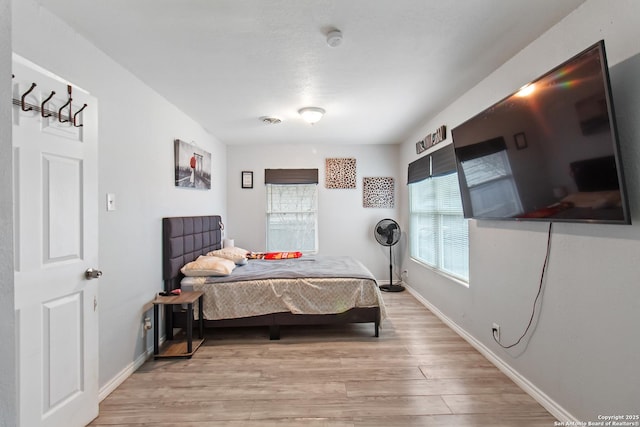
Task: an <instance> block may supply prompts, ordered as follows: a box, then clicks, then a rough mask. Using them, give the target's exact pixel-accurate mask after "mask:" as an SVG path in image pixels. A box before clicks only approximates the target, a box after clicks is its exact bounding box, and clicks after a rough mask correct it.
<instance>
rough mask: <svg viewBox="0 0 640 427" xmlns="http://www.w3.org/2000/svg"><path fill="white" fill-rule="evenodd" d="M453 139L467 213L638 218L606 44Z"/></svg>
mask: <svg viewBox="0 0 640 427" xmlns="http://www.w3.org/2000/svg"><path fill="white" fill-rule="evenodd" d="M451 135H452V138H453V146H454V149H455V154H456V162H457V167H458V180H459V182H460V192H461V196H462V205H463V209H464V216H465V217H466V218H475V219H510V220H533V221H552V222H555V221H565V222H587V223H593V222H596V223H616V224H630V223H631V220H630V214H629V205H628V200H627V195H626V191H625V184H624V176H623V171H622V163H621V158H620V150H619V146H618V137H617V132H616V123H615V115H614V109H613V103H612V99H611V88H610V83H609V72H608V67H607V60H606V55H605V47H604V42H603V41H600V42H598V43H596V44H594V45H593V46H591V47H589V48H588V49H586V50H584V51H583V52H581V53H579V54H578V55H576V56H574V57H573V58H571V59H569V60H568V61H566V62H565V63H563V64H561V65H559V66H558V67H556V68H554V69H553V70H551V71H549V72H548V73H546V74H544V75H543V76H541V77H540V78H538V79H536V80H534V81H532V82H531V83H529V84H527V85H525V86H524V87H523V88H522V89H520V90H519V91H518V92H516V93H513V94H512V95H510V96H508V97H506V98H504V99H503V100H501V101H499V102H497V103H496V104H494V105H492V106H491V107H489V108H487V109H486V110H484V111H482V112H481V113H479V114H478V115H476V116H474V117H472V118H471V119H469V120H467V121H466V122H464V123H462V124H460V125H459V126H457V127H455V128H453V129H452V131H451Z"/></svg>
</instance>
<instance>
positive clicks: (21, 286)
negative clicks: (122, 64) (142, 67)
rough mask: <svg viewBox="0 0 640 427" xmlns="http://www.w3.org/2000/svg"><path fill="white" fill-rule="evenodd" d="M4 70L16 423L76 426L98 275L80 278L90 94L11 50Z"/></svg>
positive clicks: (90, 365)
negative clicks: (8, 79)
mask: <svg viewBox="0 0 640 427" xmlns="http://www.w3.org/2000/svg"><path fill="white" fill-rule="evenodd" d="M13 74H14V78H13V99H14V102H13V103H14V106H13V153H14V170H15V176H14V183H15V188H14V206H15V210H16V212H15V218H16V220H15V242H16V243H15V262H16V265H15V308H16V316H17V319H16V320H17V322H16V325H17V328H18V331H17V335H18V371H19V372H18V378H19V397H18V400H19V420H20V426H22V427H39V426H52V427H53V426H55V427H58V426H60V427H62V426H64V427H74V426H84V425H86V424H88V423H89V422H90V421H91V420H92V419H94V418H95V417H96V416H97V415H98V313H97V303H98V301H97V288H98V280H95V279H89V278H87V277H86V275H85V271H86V270H87V269H90V268H93V269H96V270H97V269H98V267H99V266H98V210H97V209H98V197H97V190H98V182H97V181H98V180H97V176H98V175H97V124H98V123H97V117H98V115H97V109H98V105H97V100H96V99H95V98H93V97H91V96H90V95H89V94H87V93H86V92H83V91H82V90H80V89H78V88H75V87H73V86H71V89H70V86H69V85H68V84H67V83H66V82H63V81H61V79H59V78H56V77H55V76H53V75H51V74H49V73H47V72H46V71H45V70H42V69H39V68H38V67H36V66H34V65H33V64H30V63H28V62H27V61H25V60H23V59H21V58H19V57H17V56H15V57H14V60H13ZM34 83H35V86H34V85H33V84H34ZM30 90H31V91H30ZM29 91H30V92H29ZM53 92H55V93H53ZM69 92H71V94H69ZM69 98H71V100H72V101H71V103H70V104H67V102H68V100H69ZM84 104H87V107H86V108H84V109H83V110H82V111H81V112H79V113H78V110H80V109H81V108H82V106H83V105H84ZM76 113H77V114H76Z"/></svg>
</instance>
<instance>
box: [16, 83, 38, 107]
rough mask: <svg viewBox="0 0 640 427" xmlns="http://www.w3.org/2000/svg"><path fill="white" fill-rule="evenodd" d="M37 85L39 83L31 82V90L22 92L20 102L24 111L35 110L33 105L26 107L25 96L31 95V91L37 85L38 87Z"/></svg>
mask: <svg viewBox="0 0 640 427" xmlns="http://www.w3.org/2000/svg"><path fill="white" fill-rule="evenodd" d="M36 86H38V85H37V84H35V83H31V87H30V88H29V90H28V91H26V92H25V93H23V94H22V98H21V99H20V104H21V108H22V111H30V110H33V107H25V106H26V105H27V104H26V103H25V102H24V98H25V97H26V96H27V95H29V94H30V93H31V91H32V90H33V89H35V87H36Z"/></svg>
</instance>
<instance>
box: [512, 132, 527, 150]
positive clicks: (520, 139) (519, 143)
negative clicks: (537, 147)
mask: <svg viewBox="0 0 640 427" xmlns="http://www.w3.org/2000/svg"><path fill="white" fill-rule="evenodd" d="M513 140H514V141H515V142H516V148H517V149H518V150H524V149H525V148H527V147H528V144H527V137H526V136H525V135H524V132H519V133H516V134H515V135H513Z"/></svg>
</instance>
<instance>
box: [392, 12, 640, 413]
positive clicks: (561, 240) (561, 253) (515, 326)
mask: <svg viewBox="0 0 640 427" xmlns="http://www.w3.org/2000/svg"><path fill="white" fill-rule="evenodd" d="M638 16H640V2H637V1H634V0H620V1H616V2H610V1H606V0H590V1H587V2H586V3H585V4H583V5H582V6H581V7H580V8H578V9H577V10H576V11H574V12H573V13H572V14H571V15H569V16H568V17H566V18H565V19H564V20H563V21H561V22H560V23H559V24H557V25H556V26H555V27H553V28H552V29H551V30H549V31H548V32H547V33H545V34H544V35H542V36H541V37H539V38H538V39H537V40H536V41H534V42H533V43H532V44H531V45H530V46H528V47H527V48H525V49H524V50H522V51H521V52H520V53H518V55H516V56H515V57H513V58H512V59H511V60H509V61H508V62H507V63H505V64H504V65H503V66H501V67H500V68H499V69H497V70H496V71H495V72H494V73H492V74H491V75H490V76H488V77H487V78H486V79H485V80H484V81H482V82H481V83H480V84H478V85H477V86H476V87H475V88H473V89H472V90H470V91H469V92H467V93H466V94H464V95H463V96H462V97H460V98H459V99H458V100H456V101H455V102H454V103H452V104H451V105H450V106H449V107H447V108H446V109H445V110H443V111H442V112H441V113H440V114H439V115H438V116H437V117H435V118H433V119H432V120H429V121H428V122H427V123H425V124H424V126H423V128H422V129H421V130H420V131H419V132H416V134H415V135H414V137H413V138H411V140H409V141H406V142H405V143H404V144H403V145H402V148H401V154H400V158H401V159H400V162H401V167H402V168H406V166H407V165H408V163H410V162H411V161H413V160H415V159H416V158H417V156H416V154H415V146H414V143H415V141H417V140H418V139H420V138H422V137H423V136H424V135H426V134H427V133H429V132H430V131H431V130H433V129H435V128H437V127H438V126H440V125H442V124H446V125H447V126H448V127H449V128H450V129H451V128H453V127H455V126H456V125H458V124H460V123H462V122H463V121H464V120H466V119H468V118H470V117H471V116H473V115H475V114H476V113H478V112H479V111H481V110H482V109H484V108H486V107H488V106H489V105H491V104H493V103H494V102H496V101H498V100H499V99H501V98H503V97H504V96H506V95H508V94H509V93H511V92H513V91H515V90H517V89H518V88H519V87H521V86H522V85H524V84H525V83H527V82H528V81H530V80H532V79H533V78H535V77H537V76H539V75H541V74H543V73H544V72H546V71H547V70H549V69H551V68H552V67H554V66H556V65H558V64H560V63H561V62H563V61H565V60H567V59H569V58H570V57H571V56H573V55H574V54H576V53H578V52H580V51H582V50H583V49H584V48H586V47H588V46H589V45H591V44H593V43H595V42H596V41H598V40H600V39H604V40H605V44H606V48H607V53H608V59H609V66H610V68H611V79H612V87H613V96H614V103H615V106H616V111H617V117H618V128H619V130H620V143H621V145H622V158H623V165H624V167H625V172H626V175H627V183H628V190H629V194H630V197H631V211H632V216H633V222H634V224H633V225H631V226H614V225H593V224H565V223H557V224H554V226H553V237H552V243H551V245H552V247H551V258H550V263H549V268H548V272H547V277H546V281H545V289H544V296H543V301H542V307H541V309H540V311H539V316H538V321H537V323H536V324H535V328H534V331H533V334H532V335H531V337H530V338H528V339H527V340H525V341H526V342H528V344H524V345H521V346H519V347H517V348H515V349H512V350H503V349H501V348H500V347H498V346H497V345H496V344H495V343H494V342H493V340H492V336H491V325H492V323H493V322H497V323H499V324H500V325H501V334H502V342H504V343H511V342H514V341H515V340H516V339H517V338H518V337H519V335H520V334H521V333H522V331H524V329H525V327H526V325H527V322H528V320H529V315H530V312H531V308H532V304H533V301H534V298H535V294H536V291H537V288H538V282H539V278H540V271H541V267H542V263H543V259H544V256H545V249H546V240H547V236H546V232H547V227H548V224H545V223H526V222H522V223H514V222H497V221H494V222H491V221H470V222H469V232H470V276H471V277H470V284H469V288H466V287H464V286H461V285H459V284H457V283H454V282H451V281H449V280H447V279H445V278H443V277H442V276H439V275H437V274H434V273H433V272H432V271H430V270H428V269H426V268H424V267H421V266H420V265H419V264H417V263H416V262H414V261H410V260H409V261H407V262H406V264H405V266H406V268H407V269H408V270H409V280H408V282H409V284H410V286H412V287H413V288H415V289H416V290H417V291H418V292H419V293H420V294H421V295H422V296H423V297H424V298H425V299H426V300H427V301H429V302H430V303H432V304H433V305H434V306H436V307H437V309H438V310H440V311H441V312H442V313H443V314H444V315H445V316H446V317H448V318H449V319H450V320H452V321H453V322H455V323H456V324H457V325H458V326H459V327H461V328H462V329H463V330H464V331H466V332H467V333H468V334H470V335H471V336H473V337H474V338H475V339H476V340H478V341H480V342H481V344H482V345H484V346H486V347H487V348H489V349H490V350H491V351H492V352H494V353H495V355H497V356H498V357H499V358H500V359H502V361H504V362H505V363H506V364H508V365H509V366H510V367H511V368H512V369H514V370H515V371H517V372H518V373H519V374H520V375H522V376H523V377H525V378H526V379H527V380H528V381H530V382H531V383H532V384H533V385H534V386H535V387H537V388H538V389H539V390H540V391H541V392H542V393H543V394H546V396H547V397H548V398H550V399H551V401H552V402H554V404H555V405H557V407H556V408H555V409H556V414H560V415H563V416H566V417H568V418H573V419H579V420H582V421H585V422H586V421H597V417H598V415H612V414H632V415H635V414H638V408H640V398H639V396H640V364H638V354H640V340H638V325H640V284H639V281H638V272H640V269H639V267H638V266H639V265H640V171H639V167H638V165H640V122H638V117H640V45H638V43H637V41H638V40H639V39H640V26H638V25H637V24H638V20H637V17H638ZM449 142H450V138H449V140H448V141H447V143H449ZM401 199H402V200H401V202H400V206H401V218H402V220H403V223H404V224H407V223H408V212H407V209H406V206H407V192H406V189H404V187H403V190H402V192H401Z"/></svg>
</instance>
